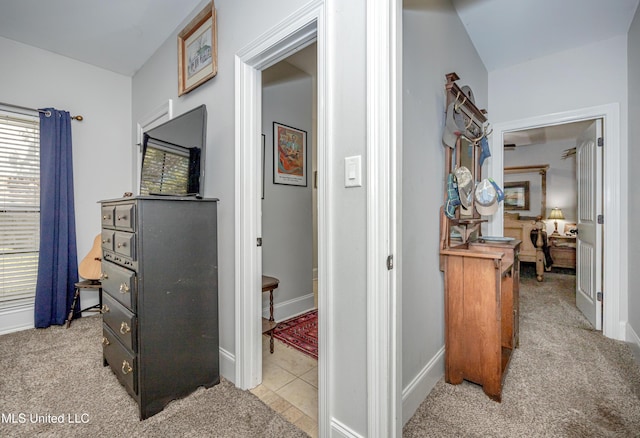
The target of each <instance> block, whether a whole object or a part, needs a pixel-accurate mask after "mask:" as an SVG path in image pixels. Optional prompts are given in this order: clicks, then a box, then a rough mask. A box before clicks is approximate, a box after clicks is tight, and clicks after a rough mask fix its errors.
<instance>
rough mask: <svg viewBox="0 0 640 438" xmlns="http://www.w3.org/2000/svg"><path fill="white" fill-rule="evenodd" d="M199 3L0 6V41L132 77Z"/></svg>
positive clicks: (24, 0) (105, 0)
mask: <svg viewBox="0 0 640 438" xmlns="http://www.w3.org/2000/svg"><path fill="white" fill-rule="evenodd" d="M201 1H202V0H179V1H178V0H134V1H132V0H55V1H42V0H19V1H18V0H0V36H2V37H5V38H8V39H11V40H14V41H18V42H21V43H24V44H28V45H30V46H34V47H38V48H41V49H45V50H48V51H50V52H53V53H57V54H59V55H64V56H67V57H69V58H73V59H76V60H78V61H82V62H85V63H88V64H92V65H95V66H97V67H101V68H104V69H106V70H111V71H113V72H116V73H121V74H123V75H127V76H133V74H134V73H135V72H136V71H138V69H140V67H142V65H143V64H144V63H145V62H146V61H147V60H148V59H149V58H150V57H151V55H153V54H154V52H155V51H156V50H158V48H159V47H160V46H161V45H162V44H163V43H164V42H165V41H166V40H167V38H168V37H169V36H170V35H171V34H172V33H173V32H174V31H175V30H176V29H177V28H178V26H179V25H180V24H181V23H182V22H183V21H184V20H185V19H186V18H187V17H188V16H190V15H191V13H192V11H194V9H195V8H196V7H197V6H198V4H200V2H201Z"/></svg>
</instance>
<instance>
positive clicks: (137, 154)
mask: <svg viewBox="0 0 640 438" xmlns="http://www.w3.org/2000/svg"><path fill="white" fill-rule="evenodd" d="M172 118H173V100H171V99H168V100H167V102H166V103H163V104H162V105H160V106H159V107H158V108H156V109H154V110H153V111H151V112H150V113H149V114H147V115H146V116H144V117H142V118H141V119H140V120H139V121H138V123H137V126H136V144H135V145H134V146H137V147H134V148H133V152H132V157H131V158H132V159H131V162H132V163H133V164H132V169H131V175H132V178H131V181H135V182H136V183H135V186H134V188H133V191H134V192H135V193H139V192H140V164H141V161H142V140H143V138H142V134H144V133H145V132H146V131H148V130H150V129H153V128H155V127H156V126H158V125H160V124H162V123H164V122H167V121H169V120H171V119H172Z"/></svg>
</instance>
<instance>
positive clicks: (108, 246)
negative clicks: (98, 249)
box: [102, 230, 114, 251]
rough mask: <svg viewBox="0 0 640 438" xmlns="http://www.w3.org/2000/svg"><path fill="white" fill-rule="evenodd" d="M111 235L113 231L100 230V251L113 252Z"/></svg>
mask: <svg viewBox="0 0 640 438" xmlns="http://www.w3.org/2000/svg"><path fill="white" fill-rule="evenodd" d="M113 235H114V231H111V230H102V249H103V250H107V251H113Z"/></svg>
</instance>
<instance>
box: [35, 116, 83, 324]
mask: <svg viewBox="0 0 640 438" xmlns="http://www.w3.org/2000/svg"><path fill="white" fill-rule="evenodd" d="M44 111H46V113H43V112H42V111H41V113H40V256H39V259H38V281H37V285H36V300H35V326H36V327H39V328H44V327H49V326H50V325H52V324H58V325H61V324H64V322H65V320H66V318H67V314H68V313H69V307H70V306H71V303H72V301H73V294H74V293H75V283H76V282H77V281H78V255H77V251H76V222H75V211H74V205H73V161H72V157H71V116H70V115H69V113H68V112H66V111H58V110H55V109H53V108H46V109H45V110H44ZM47 114H49V115H47Z"/></svg>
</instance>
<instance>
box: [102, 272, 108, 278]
mask: <svg viewBox="0 0 640 438" xmlns="http://www.w3.org/2000/svg"><path fill="white" fill-rule="evenodd" d="M107 278H109V275H107V273H106V272H101V273H100V280H106V279H107Z"/></svg>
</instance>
